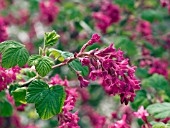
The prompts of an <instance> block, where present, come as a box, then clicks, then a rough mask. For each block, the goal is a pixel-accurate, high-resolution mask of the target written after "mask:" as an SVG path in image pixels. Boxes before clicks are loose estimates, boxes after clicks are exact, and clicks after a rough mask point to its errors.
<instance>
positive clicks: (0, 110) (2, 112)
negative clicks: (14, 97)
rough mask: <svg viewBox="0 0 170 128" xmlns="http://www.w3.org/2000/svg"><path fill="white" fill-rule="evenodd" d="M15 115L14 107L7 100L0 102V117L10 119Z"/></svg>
mask: <svg viewBox="0 0 170 128" xmlns="http://www.w3.org/2000/svg"><path fill="white" fill-rule="evenodd" d="M12 113H13V107H12V105H11V104H10V103H9V102H8V101H7V99H3V100H0V116H3V117H9V116H11V115H12Z"/></svg>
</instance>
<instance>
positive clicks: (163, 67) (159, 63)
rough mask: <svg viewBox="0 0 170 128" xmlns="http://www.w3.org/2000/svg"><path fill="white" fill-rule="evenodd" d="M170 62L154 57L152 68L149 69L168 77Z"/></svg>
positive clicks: (151, 71)
mask: <svg viewBox="0 0 170 128" xmlns="http://www.w3.org/2000/svg"><path fill="white" fill-rule="evenodd" d="M167 69H168V62H167V61H163V60H159V59H154V60H153V62H152V65H151V68H150V69H149V73H150V74H154V73H158V74H161V75H163V76H164V77H165V78H167V79H168V70H167Z"/></svg>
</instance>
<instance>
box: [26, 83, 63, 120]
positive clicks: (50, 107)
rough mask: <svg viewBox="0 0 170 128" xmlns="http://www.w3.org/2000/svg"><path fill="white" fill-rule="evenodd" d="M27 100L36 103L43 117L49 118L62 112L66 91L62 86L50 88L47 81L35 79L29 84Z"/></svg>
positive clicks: (38, 111)
mask: <svg viewBox="0 0 170 128" xmlns="http://www.w3.org/2000/svg"><path fill="white" fill-rule="evenodd" d="M26 100H27V102H28V103H35V107H36V110H37V113H38V114H39V116H40V118H41V119H49V118H51V117H53V116H54V115H56V114H59V113H60V112H61V110H62V106H63V105H64V100H65V92H64V89H63V87H62V86H59V85H56V86H52V87H50V88H49V86H48V84H46V83H45V82H43V81H41V80H35V81H33V82H32V83H31V84H30V85H29V86H28V90H27V96H26Z"/></svg>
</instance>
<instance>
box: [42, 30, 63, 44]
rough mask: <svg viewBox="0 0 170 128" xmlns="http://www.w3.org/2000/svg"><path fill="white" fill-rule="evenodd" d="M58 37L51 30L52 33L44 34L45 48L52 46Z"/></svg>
mask: <svg viewBox="0 0 170 128" xmlns="http://www.w3.org/2000/svg"><path fill="white" fill-rule="evenodd" d="M59 37H60V36H59V35H58V34H57V33H56V32H55V31H54V30H53V31H52V32H46V33H45V36H44V41H45V46H46V47H47V46H53V45H54V44H56V42H57V41H58V39H59Z"/></svg>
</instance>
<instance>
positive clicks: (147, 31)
mask: <svg viewBox="0 0 170 128" xmlns="http://www.w3.org/2000/svg"><path fill="white" fill-rule="evenodd" d="M136 30H137V31H138V32H140V33H141V35H142V36H150V35H151V34H152V28H151V24H150V22H148V21H144V20H142V21H139V23H138V24H137V27H136Z"/></svg>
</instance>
